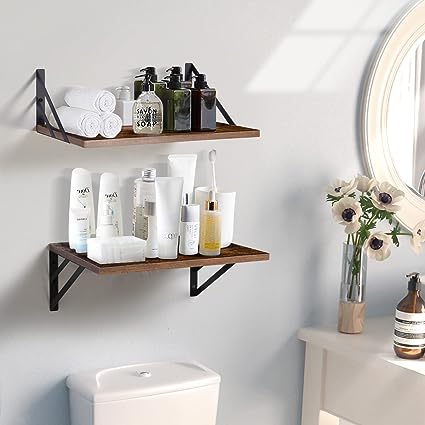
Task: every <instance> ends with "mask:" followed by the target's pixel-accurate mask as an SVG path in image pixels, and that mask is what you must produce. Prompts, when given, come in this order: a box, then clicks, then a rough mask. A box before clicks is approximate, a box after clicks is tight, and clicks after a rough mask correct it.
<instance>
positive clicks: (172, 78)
mask: <svg viewBox="0 0 425 425" xmlns="http://www.w3.org/2000/svg"><path fill="white" fill-rule="evenodd" d="M164 79H166V80H168V84H167V85H168V88H169V89H172V90H177V89H181V88H182V82H181V77H180V75H176V74H171V75H167V77H165V78H164Z"/></svg>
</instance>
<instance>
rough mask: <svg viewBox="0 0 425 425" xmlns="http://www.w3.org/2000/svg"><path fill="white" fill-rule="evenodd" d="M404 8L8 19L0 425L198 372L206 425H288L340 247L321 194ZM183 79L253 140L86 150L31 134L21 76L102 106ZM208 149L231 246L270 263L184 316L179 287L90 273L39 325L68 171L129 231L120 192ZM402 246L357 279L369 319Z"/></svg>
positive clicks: (365, 4)
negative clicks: (129, 91)
mask: <svg viewBox="0 0 425 425" xmlns="http://www.w3.org/2000/svg"><path fill="white" fill-rule="evenodd" d="M405 3H406V1H405V0H391V1H389V0H356V1H354V0H352V1H348V0H346V1H341V0H299V1H289V0H284V1H277V0H274V1H268V2H259V1H246V0H237V1H233V2H229V1H223V0H220V1H214V2H198V1H194V0H188V1H186V2H184V3H180V5H178V4H177V3H171V2H162V3H161V2H159V3H156V2H152V1H145V0H142V1H141V0H124V1H122V2H112V1H109V0H107V1H99V0H94V1H83V0H74V1H72V2H57V1H54V0H44V1H40V2H29V1H28V2H25V3H23V2H7V3H5V4H3V7H2V13H1V15H0V34H1V39H2V48H1V56H2V67H1V79H0V93H1V96H0V140H1V143H0V190H1V194H2V200H1V203H0V205H1V208H0V218H1V232H2V234H1V239H0V240H1V241H2V249H1V257H0V258H1V260H0V261H1V272H2V276H1V284H0V324H1V325H0V423H1V424H2V425H3V424H4V425H24V424H25V425H69V418H68V413H69V412H68V404H67V392H66V389H65V385H64V380H65V377H66V376H67V375H68V374H70V373H73V372H77V371H80V370H82V369H87V368H93V367H110V366H114V365H121V364H128V363H132V362H144V361H151V360H162V359H197V360H199V361H200V362H203V363H205V364H206V365H208V366H210V367H211V368H212V369H214V370H216V371H218V372H219V373H220V374H221V375H222V377H223V384H222V391H221V400H220V411H219V418H218V424H219V425H242V424H244V425H254V424H268V425H281V424H288V425H293V424H298V423H299V420H300V407H301V391H302V375H303V350H304V347H303V345H302V344H301V343H300V342H298V341H297V339H296V332H297V329H298V328H299V327H301V326H304V325H307V324H321V323H332V324H333V323H334V322H335V314H336V306H337V295H338V294H337V292H338V281H339V274H340V255H341V243H342V240H343V234H342V229H341V228H338V227H337V226H336V225H334V224H333V223H332V219H331V215H330V212H329V207H328V205H325V204H324V202H323V198H324V196H323V193H322V191H323V188H324V186H325V185H326V183H327V182H328V181H329V180H331V179H332V178H333V177H335V176H341V177H347V178H348V177H350V176H351V175H353V174H355V173H357V172H358V171H359V170H360V169H361V167H362V166H361V161H360V156H359V141H358V135H357V130H356V127H357V123H358V117H357V110H358V99H359V90H360V87H361V80H362V75H363V73H364V69H365V66H366V64H367V61H368V58H369V56H370V54H371V52H372V50H373V48H374V46H375V44H376V42H377V40H379V38H380V36H381V34H382V31H383V30H384V29H385V27H386V25H387V24H388V23H389V22H390V19H391V17H392V16H393V14H394V13H395V12H396V11H397V10H398V9H399V8H400V7H402V6H403V5H404V4H405ZM185 60H191V61H194V62H195V63H196V64H197V65H198V66H199V68H200V69H201V70H203V71H206V72H207V73H208V74H209V77H210V82H211V83H212V84H213V85H215V86H216V87H217V88H218V91H219V94H220V99H221V100H222V102H223V103H224V105H226V106H227V108H228V110H229V112H231V114H232V115H233V116H234V118H235V120H236V121H237V122H238V123H241V124H247V125H251V126H257V127H259V128H261V130H262V138H261V140H252V141H230V142H225V141H220V142H216V143H188V144H176V145H168V146H167V145H161V146H147V147H137V146H136V147H126V148H112V149H95V150H82V149H79V148H77V147H72V146H67V145H65V144H63V143H59V142H56V141H54V140H52V139H49V138H46V137H43V136H39V135H37V134H36V133H34V132H33V131H32V127H33V125H34V104H33V100H34V82H33V72H34V69H35V68H37V67H45V68H46V70H47V72H46V73H47V83H48V87H49V89H50V90H51V92H52V93H53V94H54V97H55V99H56V100H57V101H58V104H59V103H60V99H61V96H62V95H63V92H64V89H65V87H66V86H69V85H72V84H83V85H88V86H99V87H110V86H116V85H121V84H123V83H126V82H128V81H129V79H130V78H131V76H132V75H134V73H135V71H136V70H137V69H138V68H139V67H141V66H143V65H151V64H156V65H158V66H160V67H162V69H164V68H165V67H166V66H167V65H173V64H176V63H183V62H184V61H185ZM213 147H214V148H217V150H218V159H217V174H218V182H219V185H222V186H225V187H228V188H233V189H234V190H236V191H237V193H238V198H237V213H236V230H235V240H236V241H239V242H241V243H245V244H248V245H252V246H255V247H259V248H263V249H266V250H269V251H270V252H271V253H272V260H271V261H270V262H269V263H263V264H251V265H240V266H237V267H235V268H234V269H232V270H231V271H230V272H229V273H228V274H227V275H226V276H225V277H223V279H221V281H219V282H218V283H217V284H216V285H214V286H212V287H211V288H210V289H209V290H208V291H207V292H205V293H204V294H202V296H200V297H199V298H197V299H189V297H188V271H187V270H178V271H169V272H167V271H165V272H156V273H146V274H133V275H128V276H121V277H103V278H100V277H97V276H95V275H93V274H91V273H89V272H86V273H85V274H84V275H83V277H82V278H80V280H79V282H78V284H77V285H76V286H75V287H73V288H72V290H71V291H70V293H69V294H68V295H67V296H66V298H65V299H64V301H63V303H62V304H61V310H60V311H59V312H58V313H54V314H52V313H49V311H48V302H47V251H46V246H47V244H48V243H49V242H52V241H61V240H66V238H67V210H68V190H69V175H70V170H71V169H72V168H74V167H84V168H87V169H89V170H92V171H93V173H94V175H95V182H96V183H95V186H96V187H98V175H99V173H101V172H102V171H112V172H115V173H118V174H119V176H120V178H121V181H122V195H123V198H124V202H123V206H124V210H125V211H126V219H125V227H126V229H127V230H128V231H129V230H130V216H131V214H130V207H131V182H132V180H133V179H134V178H135V177H137V176H138V175H139V174H140V169H141V168H142V167H144V166H147V165H152V164H157V163H161V162H163V161H164V157H165V155H166V154H169V153H186V152H197V153H198V154H199V158H200V161H199V169H198V183H199V184H203V183H205V182H206V181H205V177H206V175H205V170H206V166H207V164H206V153H207V151H208V150H209V149H211V148H213ZM420 266H421V263H420V262H419V259H417V258H415V257H413V255H412V254H411V253H410V251H409V248H408V243H407V241H405V242H404V247H402V248H400V249H399V250H398V251H397V252H393V255H392V257H391V259H390V260H388V261H387V262H386V263H385V264H371V265H370V266H369V290H368V300H369V305H368V314H369V315H371V316H373V315H379V314H384V313H387V314H390V313H391V312H392V310H393V307H394V305H395V302H396V301H397V299H398V298H400V297H401V295H402V293H403V292H404V280H403V278H402V275H403V274H404V273H406V272H409V271H412V270H413V269H418V268H420Z"/></svg>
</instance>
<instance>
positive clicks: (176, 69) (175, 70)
mask: <svg viewBox="0 0 425 425" xmlns="http://www.w3.org/2000/svg"><path fill="white" fill-rule="evenodd" d="M165 72H169V73H170V74H171V75H181V76H182V77H183V74H182V67H181V66H170V67H169V68H168V69H166V70H165Z"/></svg>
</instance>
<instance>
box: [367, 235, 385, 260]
mask: <svg viewBox="0 0 425 425" xmlns="http://www.w3.org/2000/svg"><path fill="white" fill-rule="evenodd" d="M390 246H391V238H390V237H389V236H388V235H386V234H385V233H383V232H376V233H373V234H372V235H370V236H369V238H368V240H367V241H366V242H365V249H366V254H367V256H368V257H369V258H371V259H372V260H376V261H384V260H386V259H387V258H388V257H389V256H390V254H391V251H390Z"/></svg>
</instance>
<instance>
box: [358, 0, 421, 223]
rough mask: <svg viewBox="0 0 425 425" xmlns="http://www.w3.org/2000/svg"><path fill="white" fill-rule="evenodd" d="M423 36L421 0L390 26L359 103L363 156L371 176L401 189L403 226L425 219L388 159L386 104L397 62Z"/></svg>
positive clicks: (417, 198) (399, 217) (415, 197)
mask: <svg viewBox="0 0 425 425" xmlns="http://www.w3.org/2000/svg"><path fill="white" fill-rule="evenodd" d="M424 35H425V0H421V1H419V2H418V3H416V4H414V5H413V6H410V7H409V8H408V9H407V10H405V11H404V12H403V13H402V14H401V16H399V17H398V19H397V20H396V22H395V24H394V25H393V26H392V27H391V29H390V30H389V31H388V34H387V35H386V37H385V39H384V41H383V43H382V44H381V46H380V48H379V49H378V51H377V54H376V57H375V60H374V61H373V63H372V64H371V66H370V69H369V73H368V78H367V81H366V84H365V89H364V93H363V98H362V102H361V133H360V136H361V139H362V146H363V149H362V151H363V159H364V163H365V164H366V167H367V169H368V171H369V173H370V175H371V176H373V177H375V178H376V179H377V180H378V181H380V182H384V181H387V182H389V183H391V184H392V185H393V186H395V187H397V188H398V189H400V190H402V191H403V192H404V193H405V195H406V197H405V199H404V200H403V203H402V205H401V207H402V208H401V210H400V211H399V212H398V213H397V215H396V217H397V220H398V221H399V222H400V223H401V224H402V225H403V226H404V227H406V228H407V229H409V230H412V229H413V227H414V226H415V225H416V224H417V223H418V222H419V221H422V220H424V219H425V199H423V198H422V197H420V196H419V195H417V194H415V193H414V192H413V191H412V190H411V189H410V188H409V187H408V186H407V185H406V183H404V181H403V180H402V179H401V178H400V176H399V175H398V173H397V170H396V169H395V166H394V163H393V161H392V158H391V153H390V149H389V143H388V135H387V116H388V104H389V98H390V94H391V88H392V86H393V83H394V79H395V76H396V73H397V71H398V69H399V67H400V64H401V62H402V60H403V59H404V57H405V56H406V54H407V53H408V52H409V50H410V49H411V48H412V46H414V45H415V43H417V42H418V41H419V40H420V39H421V38H423V37H424Z"/></svg>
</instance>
